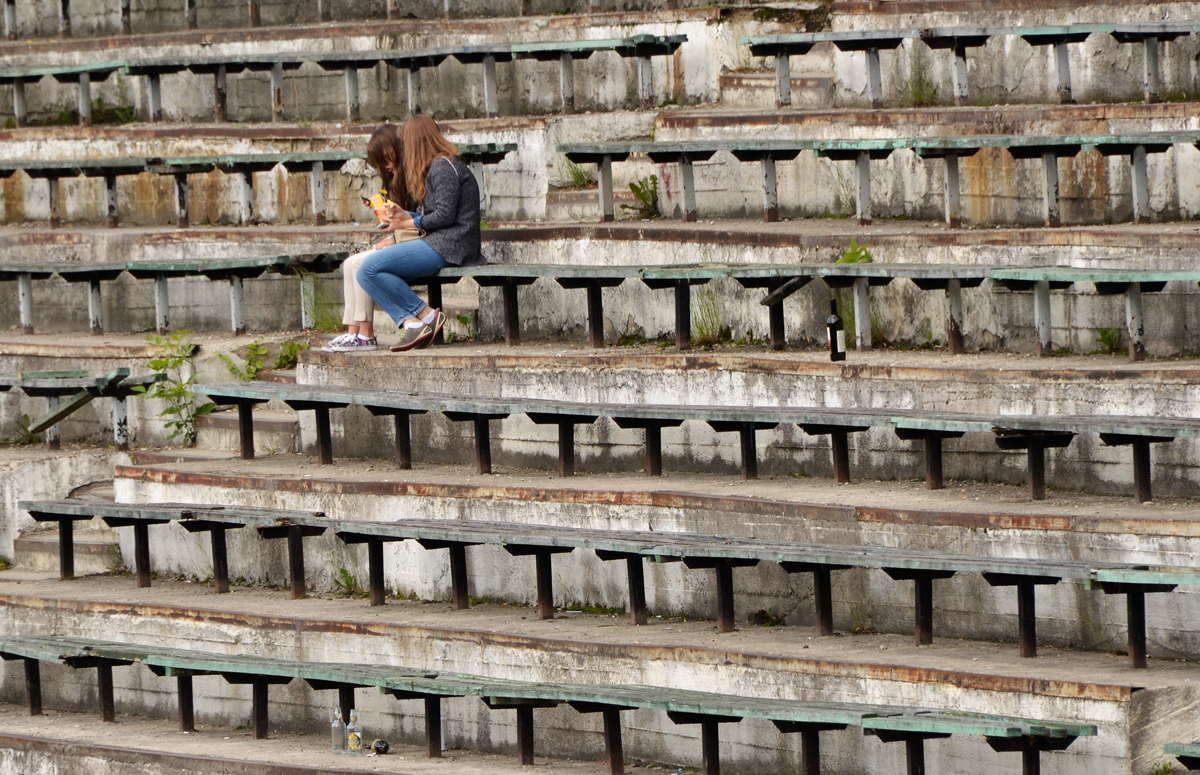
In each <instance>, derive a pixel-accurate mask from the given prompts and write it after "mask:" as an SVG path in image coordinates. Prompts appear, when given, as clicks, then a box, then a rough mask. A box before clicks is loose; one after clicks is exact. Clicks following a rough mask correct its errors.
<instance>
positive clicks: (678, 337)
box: [675, 280, 692, 350]
mask: <svg viewBox="0 0 1200 775" xmlns="http://www.w3.org/2000/svg"><path fill="white" fill-rule="evenodd" d="M675 346H676V347H677V348H679V349H680V350H690V349H692V286H691V284H690V283H689V282H688V281H687V280H676V281H675Z"/></svg>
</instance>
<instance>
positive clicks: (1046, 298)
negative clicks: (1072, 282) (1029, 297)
mask: <svg viewBox="0 0 1200 775" xmlns="http://www.w3.org/2000/svg"><path fill="white" fill-rule="evenodd" d="M1033 336H1034V340H1035V342H1036V344H1037V354H1038V355H1039V356H1042V357H1046V356H1049V355H1050V354H1051V353H1053V351H1054V345H1053V343H1052V342H1051V341H1050V281H1049V280H1038V281H1037V282H1035V283H1034V284H1033Z"/></svg>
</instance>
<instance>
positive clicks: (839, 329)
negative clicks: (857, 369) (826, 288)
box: [825, 299, 846, 361]
mask: <svg viewBox="0 0 1200 775" xmlns="http://www.w3.org/2000/svg"><path fill="white" fill-rule="evenodd" d="M825 325H826V326H827V327H828V328H829V360H831V361H844V360H846V327H845V326H843V325H842V319H841V318H840V317H838V313H837V299H830V300H829V318H828V319H827V320H826V321H825Z"/></svg>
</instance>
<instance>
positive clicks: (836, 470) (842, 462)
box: [829, 428, 850, 484]
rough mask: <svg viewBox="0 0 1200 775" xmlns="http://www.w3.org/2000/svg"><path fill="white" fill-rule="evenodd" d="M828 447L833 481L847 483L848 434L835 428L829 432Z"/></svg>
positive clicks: (848, 466)
mask: <svg viewBox="0 0 1200 775" xmlns="http://www.w3.org/2000/svg"><path fill="white" fill-rule="evenodd" d="M829 447H830V452H831V454H832V456H833V481H834V483H836V484H847V483H849V481H850V434H849V433H848V432H847V431H843V430H837V429H836V428H835V429H834V430H833V431H831V432H830V434H829Z"/></svg>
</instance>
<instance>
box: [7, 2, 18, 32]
mask: <svg viewBox="0 0 1200 775" xmlns="http://www.w3.org/2000/svg"><path fill="white" fill-rule="evenodd" d="M4 33H5V37H7V38H8V39H9V40H16V39H17V0H4Z"/></svg>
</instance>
